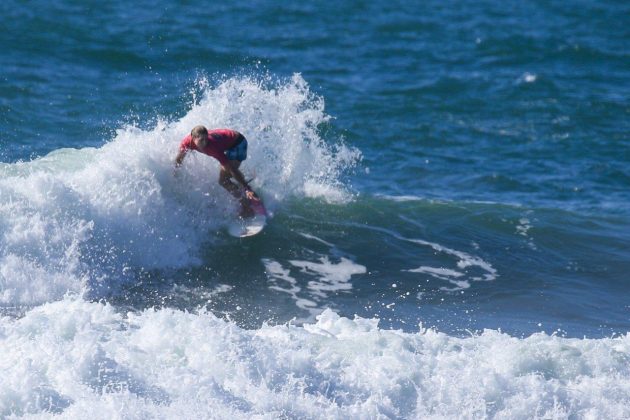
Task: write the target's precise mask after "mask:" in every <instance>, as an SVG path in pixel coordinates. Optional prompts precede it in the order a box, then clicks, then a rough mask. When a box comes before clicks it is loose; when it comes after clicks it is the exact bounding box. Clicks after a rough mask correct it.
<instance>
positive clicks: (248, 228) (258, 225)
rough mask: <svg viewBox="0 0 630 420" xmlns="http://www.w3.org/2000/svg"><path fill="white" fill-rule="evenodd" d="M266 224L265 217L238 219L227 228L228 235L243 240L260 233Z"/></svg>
mask: <svg viewBox="0 0 630 420" xmlns="http://www.w3.org/2000/svg"><path fill="white" fill-rule="evenodd" d="M266 224H267V216H264V215H256V216H254V217H252V218H248V219H238V220H235V221H233V222H232V223H230V224H229V226H228V233H229V234H230V235H232V236H234V237H236V238H245V237H247V236H254V235H256V234H257V233H260V232H261V231H262V230H263V228H264V227H265V225H266Z"/></svg>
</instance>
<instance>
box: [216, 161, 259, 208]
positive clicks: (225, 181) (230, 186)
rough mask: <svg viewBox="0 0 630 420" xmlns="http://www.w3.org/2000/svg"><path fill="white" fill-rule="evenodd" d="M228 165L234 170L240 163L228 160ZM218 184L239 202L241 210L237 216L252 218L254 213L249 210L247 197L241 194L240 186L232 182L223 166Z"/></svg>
mask: <svg viewBox="0 0 630 420" xmlns="http://www.w3.org/2000/svg"><path fill="white" fill-rule="evenodd" d="M230 163H231V164H232V166H233V167H234V168H236V169H238V167H239V166H241V161H239V160H230ZM219 184H221V186H222V187H223V188H225V189H226V190H227V191H228V192H229V193H230V194H232V195H233V196H234V198H236V199H237V200H239V202H240V203H241V210H240V212H239V215H240V216H241V217H251V216H253V214H254V213H253V211H252V209H251V206H250V205H249V200H248V199H247V196H245V194H243V190H242V188H241V187H240V186H238V185H237V184H236V183H234V182H232V174H231V173H230V171H229V170H227V169H225V168H224V167H223V166H221V172H220V173H219Z"/></svg>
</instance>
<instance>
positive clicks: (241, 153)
mask: <svg viewBox="0 0 630 420" xmlns="http://www.w3.org/2000/svg"><path fill="white" fill-rule="evenodd" d="M225 156H227V158H228V159H230V160H238V161H239V162H242V161H244V160H245V159H247V139H246V138H245V137H243V140H241V142H240V143H239V144H237V145H236V146H234V147H232V148H231V149H227V150H226V151H225Z"/></svg>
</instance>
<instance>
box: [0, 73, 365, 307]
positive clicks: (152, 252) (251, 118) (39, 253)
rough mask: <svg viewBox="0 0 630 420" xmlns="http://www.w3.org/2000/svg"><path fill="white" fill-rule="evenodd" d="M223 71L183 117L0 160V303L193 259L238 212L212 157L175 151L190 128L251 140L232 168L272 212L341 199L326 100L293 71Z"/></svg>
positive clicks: (337, 146)
mask: <svg viewBox="0 0 630 420" xmlns="http://www.w3.org/2000/svg"><path fill="white" fill-rule="evenodd" d="M263 79H264V78H260V79H256V78H252V77H242V78H228V79H225V80H222V81H220V82H218V83H217V84H216V85H215V86H210V85H209V84H207V82H203V83H202V82H200V84H201V85H202V86H204V91H203V93H204V94H203V96H202V97H201V98H200V99H199V100H198V101H196V102H194V103H193V104H192V105H191V109H190V110H189V111H188V112H187V113H186V115H184V116H183V117H182V118H180V119H178V120H175V121H164V120H161V121H158V123H157V124H156V125H155V127H153V128H152V129H149V130H143V129H140V128H138V127H135V126H125V127H122V128H120V129H118V130H117V131H116V135H115V137H114V138H113V139H111V140H110V141H108V142H107V143H106V144H104V145H103V146H102V147H100V148H86V149H78V150H77V149H61V150H57V151H55V152H53V153H51V154H49V155H47V156H45V157H42V158H39V159H36V160H33V161H30V162H22V163H15V164H9V165H3V167H2V168H1V169H0V170H2V175H3V176H2V178H1V179H0V220H2V222H1V223H0V238H1V239H0V240H1V241H2V246H1V247H0V292H1V293H0V299H1V302H2V305H3V306H5V307H9V306H16V305H35V304H38V303H42V302H46V301H50V300H55V299H59V298H61V297H62V296H63V294H64V293H66V292H67V291H71V292H76V293H82V292H85V291H90V292H91V294H92V297H99V296H100V297H104V296H107V295H108V294H109V293H111V291H112V290H116V288H117V287H118V286H119V285H120V284H123V283H126V282H133V281H134V279H135V277H134V273H135V272H137V271H138V270H143V271H146V270H155V269H165V268H181V267H188V266H191V265H196V264H199V263H200V260H199V251H200V248H201V246H202V245H204V244H205V245H207V244H211V243H212V241H213V238H215V237H216V235H217V232H218V231H220V230H221V228H222V226H223V225H224V224H225V223H227V221H229V220H230V219H231V218H233V217H234V214H236V211H235V206H236V205H235V203H234V200H233V199H232V198H231V197H230V196H229V195H228V194H227V193H226V192H225V191H224V190H223V189H222V188H221V187H220V186H219V185H218V183H217V179H218V172H219V165H218V163H217V162H216V161H215V160H214V159H209V158H207V156H205V155H200V154H196V153H191V154H190V156H188V157H187V158H186V161H185V164H184V166H183V168H181V170H179V171H178V173H174V171H173V159H174V157H175V155H176V153H177V149H178V145H179V142H180V140H181V139H182V138H183V137H184V136H185V135H186V134H187V133H189V132H190V129H191V127H193V126H194V125H197V124H204V125H206V126H208V127H210V128H212V127H231V128H234V129H236V130H239V131H241V132H242V133H243V134H244V135H245V136H246V137H247V138H248V140H249V157H248V159H247V160H246V161H245V162H244V163H243V165H242V170H243V171H244V172H245V173H246V174H247V175H248V176H254V177H255V179H254V181H253V185H254V188H255V189H257V190H258V191H259V192H260V193H261V194H262V196H263V197H265V198H267V199H268V201H269V207H270V208H271V209H272V210H273V209H274V208H275V207H276V206H282V203H283V200H285V199H287V198H288V197H296V196H297V197H299V196H313V195H315V196H320V197H321V198H323V199H325V200H329V201H340V200H341V201H343V200H347V199H348V198H349V197H350V196H351V195H350V191H349V190H347V189H346V188H345V187H344V186H343V184H342V182H341V176H342V174H343V173H344V171H346V170H347V169H348V167H351V166H352V165H354V164H355V163H356V162H357V160H358V159H359V158H360V153H359V152H358V150H356V149H351V148H348V147H346V146H344V145H343V144H342V143H341V142H340V140H339V139H324V138H322V137H321V136H320V134H319V127H320V125H321V124H323V123H325V122H327V121H328V119H329V116H328V115H326V113H325V112H324V101H323V99H322V98H321V97H319V96H316V95H314V94H313V93H312V92H310V90H309V87H308V85H307V83H306V82H305V81H304V79H303V78H302V77H301V76H300V75H294V76H293V77H292V78H290V79H289V80H285V81H276V82H272V81H270V80H268V79H264V80H263Z"/></svg>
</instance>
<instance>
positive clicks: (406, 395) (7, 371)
mask: <svg viewBox="0 0 630 420" xmlns="http://www.w3.org/2000/svg"><path fill="white" fill-rule="evenodd" d="M0 336H1V337H2V340H1V341H0V351H1V353H2V354H3V357H2V359H1V360H0V367H1V368H2V371H3V372H4V374H3V375H2V376H0V416H2V417H8V416H12V415H17V416H20V415H38V416H41V417H40V418H48V417H52V416H53V415H59V414H61V415H62V416H63V417H64V418H66V417H67V418H79V417H86V416H88V415H89V416H90V417H93V416H94V413H96V416H97V418H111V417H112V416H114V417H115V416H117V415H118V413H120V412H124V413H125V415H126V416H128V417H131V418H139V417H160V418H182V417H184V418H208V417H212V418H252V417H255V418H278V417H288V418H294V417H298V418H357V419H359V418H385V417H387V418H401V417H404V418H445V417H446V418H461V417H466V418H487V417H492V418H532V417H537V418H571V417H574V416H578V417H591V418H627V417H628V416H630V381H629V380H628V378H630V356H629V354H630V337H629V336H628V335H624V336H621V337H617V338H605V339H597V340H594V339H569V338H562V337H558V336H554V335H551V336H550V335H547V334H544V333H537V334H533V335H531V336H529V337H526V338H516V337H512V336H509V335H507V334H504V333H501V332H500V331H496V330H485V331H483V332H482V333H480V334H474V335H470V336H468V337H455V336H449V335H447V334H444V333H440V332H437V331H434V330H430V329H429V330H427V329H424V328H422V326H420V329H419V330H418V331H416V332H412V333H404V332H401V331H397V330H384V329H380V328H379V327H378V320H377V319H363V318H355V319H348V318H344V317H340V316H338V315H337V314H336V313H334V312H332V311H330V310H328V311H325V312H324V313H322V314H321V315H320V316H319V317H318V320H317V322H315V323H312V324H305V325H303V326H295V325H291V324H287V325H278V326H270V325H262V326H261V327H260V328H257V329H252V330H246V329H242V328H239V327H238V326H236V325H235V324H233V323H231V322H228V321H225V320H222V319H219V318H217V317H215V316H214V315H213V314H211V313H209V312H206V311H204V310H199V311H196V312H195V311H193V312H190V311H178V310H172V309H161V310H154V309H149V310H146V311H143V312H138V313H127V314H120V313H117V312H116V311H115V309H114V308H113V307H112V306H110V305H108V304H103V303H94V302H87V301H85V300H83V299H80V298H77V297H70V296H68V297H66V298H64V299H63V300H61V301H58V302H54V303H50V304H45V305H42V306H39V307H37V308H35V309H33V310H31V311H29V312H27V313H26V314H25V316H24V317H22V318H19V319H9V318H3V319H1V320H0Z"/></svg>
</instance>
